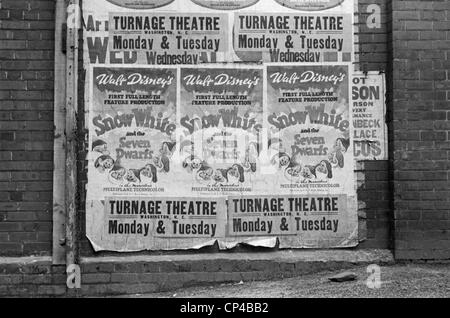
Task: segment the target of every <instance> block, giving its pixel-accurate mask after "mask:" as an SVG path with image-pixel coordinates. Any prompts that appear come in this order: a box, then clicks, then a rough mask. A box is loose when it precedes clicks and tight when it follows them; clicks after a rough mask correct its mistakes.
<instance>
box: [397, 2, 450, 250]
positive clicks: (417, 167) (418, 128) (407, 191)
mask: <svg viewBox="0 0 450 318" xmlns="http://www.w3.org/2000/svg"><path fill="white" fill-rule="evenodd" d="M393 55H394V70H395V71H394V74H393V88H394V90H393V94H394V109H393V119H394V122H393V125H394V144H393V146H394V160H395V161H394V169H395V170H394V177H395V182H394V189H395V254H396V257H397V258H398V259H430V258H433V259H449V258H450V234H449V233H450V212H449V211H450V187H449V185H450V183H449V176H450V173H449V168H450V161H449V159H450V157H449V156H450V139H449V137H450V136H449V130H450V121H449V119H450V112H449V110H450V71H449V70H450V2H449V1H447V0H442V1H399V0H395V1H393Z"/></svg>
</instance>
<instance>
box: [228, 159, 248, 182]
mask: <svg viewBox="0 0 450 318" xmlns="http://www.w3.org/2000/svg"><path fill="white" fill-rule="evenodd" d="M233 178H234V179H237V181H239V182H241V183H243V182H244V181H245V172H244V167H243V166H241V165H240V164H237V163H235V164H234V165H232V166H231V168H229V169H228V170H227V179H228V180H230V179H231V180H233Z"/></svg>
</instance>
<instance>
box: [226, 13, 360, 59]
mask: <svg viewBox="0 0 450 318" xmlns="http://www.w3.org/2000/svg"><path fill="white" fill-rule="evenodd" d="M352 21H353V17H352V14H350V13H327V14H324V13H301V14H299V13H295V14H294V13H287V12H280V13H268V12H263V13H261V12H236V13H235V17H234V37H233V49H234V52H235V53H236V55H237V56H238V57H239V59H241V60H242V61H263V62H274V63H275V62H276V63H281V62H282V63H321V62H350V61H352V52H353V34H352V32H351V30H352V23H353V22H352Z"/></svg>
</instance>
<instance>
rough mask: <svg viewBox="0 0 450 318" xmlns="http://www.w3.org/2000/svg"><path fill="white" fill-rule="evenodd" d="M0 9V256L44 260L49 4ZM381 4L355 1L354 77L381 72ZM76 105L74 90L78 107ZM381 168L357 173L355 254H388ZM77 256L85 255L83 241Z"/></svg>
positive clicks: (384, 63)
mask: <svg viewBox="0 0 450 318" xmlns="http://www.w3.org/2000/svg"><path fill="white" fill-rule="evenodd" d="M0 3H1V5H0V20H1V23H0V40H1V41H0V63H1V64H0V65H1V67H0V102H1V107H0V143H1V144H0V146H1V147H0V149H1V150H0V162H1V164H0V255H30V254H47V255H48V254H50V253H51V229H52V225H51V217H52V213H51V206H52V205H51V202H52V168H53V166H52V160H53V141H52V138H53V49H54V42H53V40H54V39H53V37H54V1H53V0H27V1H25V0H1V1H0ZM372 3H376V4H378V5H379V6H380V7H381V17H382V26H381V28H378V29H368V28H367V26H366V19H367V16H368V13H367V12H366V11H367V6H368V5H369V4H372ZM389 3H390V1H388V0H376V1H369V0H359V5H358V13H357V14H356V19H357V23H356V26H357V30H356V34H355V35H356V38H355V42H356V44H357V48H358V52H357V60H358V62H357V64H356V68H357V69H360V70H363V71H374V70H375V71H389V61H390V58H389V52H390V50H389V47H388V44H389V39H388V38H389V34H390V18H389V16H390V15H389V13H390V8H389V5H388V4H389ZM388 75H389V74H388ZM81 78H82V76H81ZM387 78H389V76H387ZM82 86H83V85H82V83H81V84H80V88H82ZM82 97H83V92H82V91H81V90H80V101H82ZM80 106H81V108H82V106H83V105H82V104H81V105H80ZM388 109H389V105H388ZM80 117H82V116H80ZM81 127H82V123H81V124H80V128H81ZM82 144H83V141H82V140H80V146H82ZM80 148H81V147H80ZM80 154H81V155H80V158H79V161H78V162H79V164H78V168H79V170H80V178H79V180H80V185H79V189H80V191H79V192H80V193H81V197H80V200H81V204H80V211H79V213H80V216H81V218H80V219H81V222H80V226H81V228H82V233H84V214H83V213H84V211H83V210H84V202H83V201H84V199H83V198H84V193H83V190H84V184H85V175H84V172H85V171H84V163H83V161H82V159H83V152H82V151H80ZM388 167H389V165H388V163H387V162H381V161H380V162H364V163H362V164H361V165H358V166H357V175H358V183H359V184H360V187H359V189H358V197H359V200H360V209H359V214H360V217H361V219H363V220H364V219H365V221H366V222H365V223H366V225H365V227H366V228H367V232H366V234H365V235H364V237H365V238H366V240H365V241H364V242H363V243H362V244H361V247H362V248H365V247H377V248H387V247H389V246H390V230H391V226H390V220H391V219H392V213H391V211H392V209H391V208H390V202H391V194H390V193H391V191H389V181H388V180H389V173H388V171H389V169H388ZM82 237H84V235H82ZM82 249H83V250H84V251H87V254H91V253H92V250H91V247H90V244H89V243H88V242H87V240H86V239H85V238H84V239H83V240H82Z"/></svg>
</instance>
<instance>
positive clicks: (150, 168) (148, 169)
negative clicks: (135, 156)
mask: <svg viewBox="0 0 450 318" xmlns="http://www.w3.org/2000/svg"><path fill="white" fill-rule="evenodd" d="M140 175H141V176H144V177H146V178H149V179H151V180H152V182H153V183H156V182H158V172H157V170H156V167H155V166H154V165H152V164H151V163H149V164H146V165H145V167H144V168H142V169H141V170H140Z"/></svg>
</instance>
